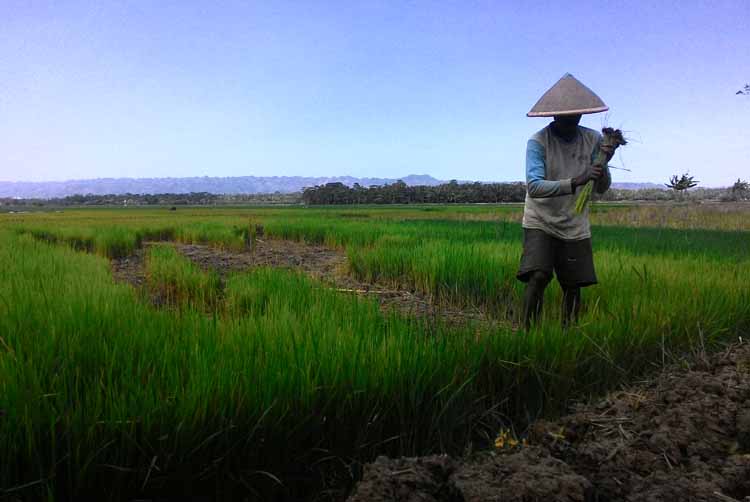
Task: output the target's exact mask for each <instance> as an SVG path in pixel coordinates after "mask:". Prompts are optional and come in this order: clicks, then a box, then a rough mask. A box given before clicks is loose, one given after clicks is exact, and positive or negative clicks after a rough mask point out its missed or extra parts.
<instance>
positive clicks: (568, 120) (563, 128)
mask: <svg viewBox="0 0 750 502" xmlns="http://www.w3.org/2000/svg"><path fill="white" fill-rule="evenodd" d="M580 121H581V116H580V115H556V116H555V129H557V132H558V133H559V134H560V135H561V136H573V135H574V134H575V133H576V130H577V128H578V123H579V122H580Z"/></svg>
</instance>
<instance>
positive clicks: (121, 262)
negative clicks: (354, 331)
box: [112, 239, 501, 325]
mask: <svg viewBox="0 0 750 502" xmlns="http://www.w3.org/2000/svg"><path fill="white" fill-rule="evenodd" d="M150 245H152V243H149V242H147V243H144V249H145V248H147V247H148V246H150ZM172 245H174V246H175V248H176V249H177V250H178V251H179V252H180V253H181V254H182V255H183V256H185V257H186V258H188V259H190V260H191V261H192V262H193V263H195V264H197V265H198V266H200V267H201V268H202V269H204V270H215V271H216V272H217V273H218V274H219V275H220V276H221V277H222V279H224V278H226V277H227V276H228V275H229V274H231V273H235V272H242V271H246V270H249V269H252V268H255V267H280V268H288V269H293V270H300V271H302V272H304V273H306V274H308V275H309V276H310V277H313V278H315V279H317V280H319V281H321V282H323V283H324V284H326V285H327V286H328V287H330V288H332V289H335V290H337V291H339V292H341V293H342V294H354V295H358V296H363V297H371V298H375V299H376V300H377V301H378V303H379V304H380V307H381V309H382V310H383V311H384V312H389V311H396V312H398V313H400V314H402V315H406V316H412V317H419V318H421V319H426V320H429V321H431V322H437V321H441V322H444V323H448V324H453V325H457V324H466V323H468V322H481V323H484V324H498V323H500V322H501V320H499V319H497V318H496V317H494V316H489V315H488V314H487V313H486V312H483V311H481V310H479V309H465V308H459V307H454V306H451V305H444V304H438V303H436V302H433V301H432V299H431V298H430V297H429V296H428V295H425V294H423V293H420V292H419V291H415V290H406V289H396V288H392V287H390V286H385V285H382V284H371V283H366V282H362V281H358V280H357V279H355V278H354V277H352V276H351V275H350V274H349V273H348V263H347V258H346V255H345V254H344V253H343V252H341V251H339V250H335V249H331V248H328V247H325V246H319V245H313V244H307V243H303V242H296V241H289V240H278V239H263V240H260V239H258V240H257V241H256V243H255V246H254V248H252V249H247V250H244V251H232V250H226V249H220V248H216V247H213V246H208V245H204V244H182V243H172ZM144 249H139V250H138V252H137V253H136V254H135V255H132V256H129V257H127V258H120V259H115V260H112V275H113V276H114V278H115V280H118V281H123V282H128V283H130V284H132V285H133V286H135V287H136V288H138V289H142V288H143V286H144V284H145V280H146V273H145V259H144V257H145V250H144Z"/></svg>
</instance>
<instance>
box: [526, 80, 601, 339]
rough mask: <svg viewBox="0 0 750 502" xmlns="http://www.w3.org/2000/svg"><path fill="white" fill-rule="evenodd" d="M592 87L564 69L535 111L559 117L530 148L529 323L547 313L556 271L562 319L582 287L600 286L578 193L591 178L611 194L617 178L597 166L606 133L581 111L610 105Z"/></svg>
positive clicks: (573, 315) (573, 311)
mask: <svg viewBox="0 0 750 502" xmlns="http://www.w3.org/2000/svg"><path fill="white" fill-rule="evenodd" d="M608 109H609V108H608V107H607V105H605V104H604V102H603V101H602V100H601V99H600V98H599V96H597V95H596V94H594V93H593V92H592V91H591V90H590V89H589V88H587V87H586V86H585V85H583V84H582V83H581V82H579V81H578V80H576V78H575V77H573V75H570V74H569V73H568V74H565V75H564V76H563V77H562V78H561V79H560V80H559V81H558V82H557V83H556V84H555V85H554V86H552V88H550V90H548V91H547V92H546V93H544V95H543V96H542V97H541V99H539V101H538V102H537V103H536V105H534V107H533V108H532V109H531V111H530V112H529V113H527V114H526V115H527V116H529V117H554V120H553V122H550V123H549V124H548V125H547V127H545V128H544V129H542V130H540V131H538V132H537V133H535V134H534V135H533V136H531V139H529V141H528V144H527V146H526V202H525V205H524V211H523V232H524V239H523V255H522V257H521V265H520V268H519V270H518V274H517V278H518V279H519V280H521V281H523V282H525V283H526V291H525V294H524V306H523V310H524V312H523V315H524V322H525V325H526V329H527V330H528V329H529V328H530V326H531V323H532V322H533V321H534V320H535V319H536V318H538V317H539V315H540V314H541V312H542V303H543V300H544V289H545V288H546V287H547V284H549V282H550V281H551V280H552V272H553V271H554V273H555V275H556V276H557V280H558V282H559V283H560V286H561V287H562V290H563V308H562V319H563V326H564V327H567V326H568V325H569V324H570V322H571V320H575V319H577V317H578V312H579V310H580V308H581V288H582V287H584V286H590V285H592V284H596V282H597V280H596V273H595V272H594V259H593V253H592V249H591V230H590V228H589V218H588V209H586V210H584V211H583V212H582V213H581V214H578V213H577V212H576V209H575V206H576V197H577V194H576V191H577V189H579V188H580V187H582V186H583V185H585V184H586V182H588V181H589V180H595V182H594V189H595V190H596V191H597V192H598V193H604V192H606V191H607V189H608V188H609V185H610V183H611V180H612V179H611V177H610V173H609V168H608V167H607V166H606V165H603V166H601V165H593V160H594V155H595V154H596V151H597V146H598V144H599V141H600V140H601V134H599V132H597V131H594V130H592V129H588V128H586V127H583V126H579V125H578V122H579V121H580V120H581V115H582V114H584V113H597V112H603V111H606V110H608Z"/></svg>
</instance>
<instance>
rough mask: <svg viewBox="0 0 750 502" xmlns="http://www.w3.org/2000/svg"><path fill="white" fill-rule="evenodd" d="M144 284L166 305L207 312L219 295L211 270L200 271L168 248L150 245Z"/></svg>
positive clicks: (219, 285) (173, 249)
mask: <svg viewBox="0 0 750 502" xmlns="http://www.w3.org/2000/svg"><path fill="white" fill-rule="evenodd" d="M146 283H147V285H148V288H149V290H150V291H151V292H152V294H155V295H157V297H158V298H160V299H163V301H165V302H166V303H167V304H169V305H177V306H183V307H188V308H190V307H192V308H195V309H203V310H205V309H210V308H213V307H215V306H216V305H217V303H218V301H219V298H220V296H221V281H220V279H219V276H218V274H217V273H216V272H215V271H210V272H204V271H202V270H201V269H200V268H199V267H198V266H197V265H195V264H194V263H193V262H191V261H190V260H189V259H187V258H185V257H183V256H182V255H180V253H179V252H177V250H176V249H175V248H174V247H173V246H170V245H165V244H158V245H154V246H151V247H150V248H149V249H148V252H147V254H146Z"/></svg>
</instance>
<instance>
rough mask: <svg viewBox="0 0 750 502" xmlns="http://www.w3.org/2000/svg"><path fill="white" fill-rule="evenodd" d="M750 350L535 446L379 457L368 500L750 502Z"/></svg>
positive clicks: (580, 416)
mask: <svg viewBox="0 0 750 502" xmlns="http://www.w3.org/2000/svg"><path fill="white" fill-rule="evenodd" d="M749 372H750V347H749V346H748V344H744V345H741V346H735V347H733V348H730V349H727V350H726V351H724V352H722V353H719V354H715V355H713V356H711V357H706V356H703V357H700V358H699V360H698V361H697V362H696V363H693V364H692V367H689V368H684V367H679V368H671V369H669V370H666V371H664V372H663V373H662V374H661V375H659V376H658V377H657V378H654V379H653V380H651V381H650V382H647V383H644V384H641V385H640V386H638V387H635V388H632V389H629V390H627V391H620V392H615V393H612V394H610V395H608V396H607V397H606V398H605V399H603V400H601V401H600V402H597V403H594V404H585V405H584V404H581V405H577V406H574V408H573V409H572V410H571V411H572V412H571V413H570V414H569V415H567V416H564V417H563V418H561V419H560V420H556V421H554V422H548V421H538V422H536V423H535V424H533V425H532V426H531V427H530V429H529V431H528V446H516V447H514V448H512V449H510V450H509V449H507V448H506V449H504V450H494V451H492V452H484V453H481V454H476V455H474V456H471V457H469V458H462V459H458V458H450V457H447V456H430V457H421V458H401V459H388V458H385V457H379V458H378V459H377V460H376V461H375V462H373V463H371V464H369V465H367V466H366V467H365V469H364V476H363V480H362V481H361V482H360V483H359V485H358V486H357V488H356V489H355V492H354V494H353V495H352V496H351V497H350V498H349V501H350V502H361V501H386V500H387V501H414V502H416V501H493V500H494V501H528V502H530V501H561V502H562V501H566V502H567V501H602V502H603V501H630V502H646V501H648V502H656V501H712V502H721V501H725V502H727V501H743V502H746V501H750V377H749Z"/></svg>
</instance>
